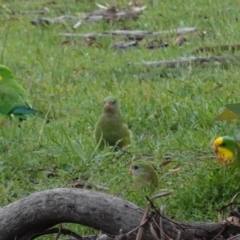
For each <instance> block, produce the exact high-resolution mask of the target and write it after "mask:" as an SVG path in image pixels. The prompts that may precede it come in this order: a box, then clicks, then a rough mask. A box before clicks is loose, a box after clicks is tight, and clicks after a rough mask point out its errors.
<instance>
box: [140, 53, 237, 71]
mask: <svg viewBox="0 0 240 240" xmlns="http://www.w3.org/2000/svg"><path fill="white" fill-rule="evenodd" d="M238 59H240V55H236V56H212V57H193V56H192V57H188V58H179V59H174V60H163V61H154V62H144V63H143V64H144V65H145V66H146V67H162V66H165V67H169V68H175V67H178V66H183V65H187V64H191V63H199V64H202V63H207V62H224V61H227V60H229V61H230V60H238ZM137 64H138V65H139V64H140V63H137Z"/></svg>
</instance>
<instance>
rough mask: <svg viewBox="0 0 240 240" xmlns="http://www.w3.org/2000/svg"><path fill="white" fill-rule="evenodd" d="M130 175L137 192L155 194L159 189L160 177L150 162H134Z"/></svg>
mask: <svg viewBox="0 0 240 240" xmlns="http://www.w3.org/2000/svg"><path fill="white" fill-rule="evenodd" d="M129 173H130V174H131V175H132V177H133V180H134V186H135V188H136V190H140V191H142V190H147V191H150V192H153V191H155V190H156V189H157V187H158V175H157V172H156V171H155V169H154V167H153V165H152V164H151V163H150V162H148V161H144V160H138V161H135V162H133V163H132V164H131V166H130V169H129Z"/></svg>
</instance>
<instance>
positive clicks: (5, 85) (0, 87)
mask: <svg viewBox="0 0 240 240" xmlns="http://www.w3.org/2000/svg"><path fill="white" fill-rule="evenodd" d="M38 112H39V111H38V110H35V109H33V108H32V107H31V105H30V104H29V100H28V98H27V94H26V91H25V90H24V89H23V87H22V86H21V85H20V84H19V83H18V82H17V81H16V80H15V77H14V75H13V73H12V72H11V70H10V69H9V68H7V67H6V66H4V65H0V113H1V114H5V115H10V116H11V115H15V116H17V117H18V118H19V120H20V121H22V120H25V119H26V118H27V116H34V115H35V114H36V113H38Z"/></svg>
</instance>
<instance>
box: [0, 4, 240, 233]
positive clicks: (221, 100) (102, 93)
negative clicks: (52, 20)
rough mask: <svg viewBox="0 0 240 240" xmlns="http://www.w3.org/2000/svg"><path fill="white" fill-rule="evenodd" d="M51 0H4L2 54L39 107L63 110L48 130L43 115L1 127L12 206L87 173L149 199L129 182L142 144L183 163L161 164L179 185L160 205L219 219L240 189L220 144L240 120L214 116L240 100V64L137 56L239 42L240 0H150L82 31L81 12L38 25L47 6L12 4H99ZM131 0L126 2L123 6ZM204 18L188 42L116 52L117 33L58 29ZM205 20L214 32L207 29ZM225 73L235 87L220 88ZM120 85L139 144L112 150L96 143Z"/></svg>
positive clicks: (167, 178)
mask: <svg viewBox="0 0 240 240" xmlns="http://www.w3.org/2000/svg"><path fill="white" fill-rule="evenodd" d="M46 2H47V1H44V0H39V1H23V0H21V1H11V3H9V1H4V2H3V3H2V4H1V6H0V7H1V8H0V14H1V15H0V16H1V17H0V23H1V24H0V34H1V36H2V37H1V44H0V56H1V55H2V53H4V54H3V59H2V63H4V64H5V65H7V66H8V67H9V68H11V69H12V71H13V72H14V73H15V74H16V77H17V78H18V79H19V82H20V83H21V84H22V85H23V86H24V87H25V89H26V90H27V92H28V93H29V96H31V99H32V103H33V105H34V107H35V108H38V109H41V110H42V111H44V112H47V111H48V110H49V116H50V118H53V119H54V120H53V121H51V123H49V124H46V125H44V127H43V131H42V124H43V122H42V119H35V120H33V119H29V120H28V121H26V122H24V124H23V126H22V128H21V129H19V128H17V122H16V121H13V122H9V124H8V126H4V127H1V128H0V142H1V145H0V172H1V174H0V179H1V181H0V190H1V196H0V201H1V205H2V206H4V205H6V204H8V203H11V202H14V201H16V200H18V199H20V198H22V197H25V196H28V195H29V194H30V193H33V192H35V191H41V190H44V189H50V188H57V187H69V186H70V183H71V182H72V180H73V179H74V178H79V179H85V180H88V181H90V182H92V183H96V184H99V185H102V186H105V187H108V188H109V189H110V192H111V193H112V194H115V195H118V196H120V197H122V198H124V199H127V200H130V201H132V202H134V203H136V204H139V205H140V206H143V207H144V206H145V204H146V200H145V199H144V198H139V196H138V195H137V194H136V193H134V191H132V189H131V187H129V186H130V184H129V183H131V181H132V180H131V178H130V176H128V174H127V173H128V168H129V165H130V163H131V161H132V160H133V158H134V155H137V156H139V155H141V154H147V155H153V156H154V165H155V166H156V167H158V166H159V164H160V163H161V162H163V161H164V158H163V156H164V155H167V154H170V155H171V156H172V158H173V159H174V160H176V161H177V164H178V165H180V166H181V168H180V170H179V171H177V172H173V173H171V172H168V169H169V168H170V167H169V166H168V167H167V168H166V169H163V170H160V169H159V179H160V180H159V181H160V187H161V188H168V189H172V190H174V194H173V195H172V196H170V197H166V198H162V199H160V200H157V201H156V205H161V204H164V205H166V206H167V212H168V213H169V214H172V215H174V216H175V219H177V220H186V221H216V219H217V209H218V208H220V207H221V206H222V205H225V204H227V203H229V202H230V200H231V197H232V196H233V195H234V194H235V193H236V192H237V191H238V190H239V176H238V175H237V174H236V173H233V172H230V171H227V170H226V169H221V168H220V167H219V166H217V165H216V162H215V155H214V153H213V152H212V151H211V148H210V146H211V143H212V140H213V139H214V138H215V137H217V136H221V135H226V134H228V135H234V134H236V133H237V132H238V130H239V126H240V125H239V123H238V122H236V121H233V122H214V121H213V119H214V117H215V116H216V115H218V114H219V112H220V109H221V108H222V107H223V106H224V105H225V104H226V103H234V102H239V97H238V96H239V90H238V86H239V79H240V71H239V64H237V63H234V64H230V63H227V64H222V65H219V64H213V63H211V64H206V65H204V66H200V65H199V66H186V67H178V68H176V69H166V68H155V69H154V68H151V69H147V68H145V67H144V66H143V65H134V64H130V65H129V63H137V62H140V63H142V62H143V61H153V60H164V59H174V58H179V57H183V56H191V52H193V51H194V50H195V49H196V48H197V47H201V46H209V45H210V46H212V45H219V44H237V43H239V42H240V35H239V23H238V21H239V19H238V18H239V11H240V5H239V4H238V1H236V0H228V1H210V0H196V1H194V2H192V3H191V2H189V1H173V0H169V1H157V0H156V1H152V2H153V3H151V1H147V0H145V4H146V5H147V9H146V10H145V12H144V13H143V14H142V15H141V16H140V18H139V19H137V20H135V21H131V20H127V21H123V22H114V23H111V24H108V23H106V22H104V21H102V22H98V23H83V25H82V26H80V27H79V28H78V29H77V30H75V31H74V30H72V26H73V24H74V22H68V21H65V22H64V23H61V24H53V25H50V26H47V27H40V26H38V27H36V26H33V25H31V23H30V21H31V20H32V19H33V18H35V17H36V16H33V15H21V14H17V13H15V14H11V12H12V11H15V12H17V11H20V10H41V9H43V8H44V7H48V8H49V9H50V10H51V13H50V16H52V17H56V16H59V15H63V14H69V15H74V16H77V15H78V13H79V12H89V11H94V10H96V8H97V7H96V6H95V4H94V1H89V0H85V1H73V0H71V1H70V0H69V1H60V0H59V1H56V4H52V5H51V4H50V5H47V4H44V3H46ZM105 2H106V1H105ZM99 3H101V4H103V3H104V1H101V2H99ZM126 4H127V1H125V0H124V1H123V0H122V1H119V5H120V6H126ZM192 26H197V27H198V32H197V33H193V34H189V35H187V36H186V37H187V39H188V44H185V45H184V46H183V47H177V46H173V44H172V43H173V41H174V38H175V35H174V34H166V35H164V36H161V37H158V38H159V39H162V40H165V41H168V42H169V43H170V47H169V48H164V49H161V48H160V49H155V50H148V49H145V48H143V47H140V48H138V49H131V50H127V51H116V50H113V49H111V44H113V43H114V42H115V41H116V40H115V39H110V38H98V39H97V42H98V43H99V44H100V47H96V46H87V44H86V43H85V41H84V40H83V39H75V41H76V44H75V45H74V46H68V45H61V42H63V41H65V40H66V38H64V37H60V36H58V34H59V33H62V32H76V33H87V32H102V31H105V30H115V29H123V28H125V29H132V30H134V29H141V30H152V31H159V30H168V29H176V28H179V27H192ZM202 31H206V32H207V33H206V36H205V38H204V40H202V39H201V37H200V35H201V32H202ZM7 33H8V36H7V42H6V47H4V41H5V36H6V34H7ZM208 54H209V53H208ZM218 54H232V53H231V52H224V53H221V52H220V53H218ZM202 55H204V54H202ZM218 83H220V84H223V87H221V88H218V89H217V90H215V91H211V89H212V87H213V86H214V85H215V84H218ZM108 95H113V96H115V97H116V98H117V99H118V100H119V102H120V105H121V106H120V107H121V111H122V115H123V116H124V118H125V120H126V121H127V122H128V124H129V125H131V130H132V132H133V134H134V141H133V144H132V146H131V148H130V149H129V151H130V152H131V153H132V155H127V154H125V155H123V156H120V155H119V153H113V152H112V151H111V150H110V149H105V150H104V151H102V152H95V153H94V151H95V147H96V144H95V142H94V138H93V130H94V125H95V123H96V121H97V119H98V117H99V115H100V114H101V111H102V101H103V99H104V98H105V97H106V96H108ZM3 118H4V117H3ZM93 153H94V154H93ZM52 168H55V172H56V174H57V176H55V177H52V178H48V177H47V175H46V174H45V173H44V171H42V169H52ZM84 229H85V228H83V230H82V231H84ZM77 231H80V230H79V229H77Z"/></svg>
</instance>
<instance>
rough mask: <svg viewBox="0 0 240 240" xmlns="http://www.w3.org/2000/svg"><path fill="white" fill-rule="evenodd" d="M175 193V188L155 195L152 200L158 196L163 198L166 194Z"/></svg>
mask: <svg viewBox="0 0 240 240" xmlns="http://www.w3.org/2000/svg"><path fill="white" fill-rule="evenodd" d="M172 193H173V190H169V191H168V192H163V193H159V194H157V195H154V196H152V197H151V198H150V200H154V199H156V198H161V197H165V196H168V195H171V194H172Z"/></svg>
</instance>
